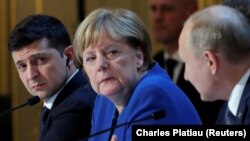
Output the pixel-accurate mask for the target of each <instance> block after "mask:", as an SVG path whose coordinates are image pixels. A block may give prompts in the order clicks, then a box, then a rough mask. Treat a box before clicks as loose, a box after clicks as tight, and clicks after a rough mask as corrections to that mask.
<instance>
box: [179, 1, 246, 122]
mask: <svg viewBox="0 0 250 141" xmlns="http://www.w3.org/2000/svg"><path fill="white" fill-rule="evenodd" d="M249 31H250V24H249V21H248V19H247V17H245V16H244V15H242V14H241V13H240V12H239V11H237V10H235V9H233V8H230V7H227V6H222V5H217V6H212V7H209V8H206V9H203V10H201V11H199V12H197V13H195V14H193V15H192V16H190V17H189V19H188V20H187V21H186V23H185V25H184V27H183V30H182V32H181V35H180V39H179V44H180V46H179V54H180V57H181V59H182V60H184V62H185V65H186V69H185V78H186V79H187V80H189V81H190V82H191V83H192V84H193V85H194V86H195V87H196V88H197V90H198V91H199V93H200V96H201V99H202V100H203V101H215V100H225V101H226V102H225V104H224V105H223V107H222V108H221V111H220V113H219V116H218V118H217V121H216V124H226V125H233V124H237V125H242V124H248V125H249V124H250V40H249V37H250V32H249Z"/></svg>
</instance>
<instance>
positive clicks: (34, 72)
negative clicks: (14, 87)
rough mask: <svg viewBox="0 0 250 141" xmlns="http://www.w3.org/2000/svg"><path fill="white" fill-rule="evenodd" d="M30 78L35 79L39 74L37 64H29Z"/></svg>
mask: <svg viewBox="0 0 250 141" xmlns="http://www.w3.org/2000/svg"><path fill="white" fill-rule="evenodd" d="M27 72H28V79H30V80H32V79H35V78H36V77H37V76H38V75H39V72H38V69H37V67H35V66H31V65H28V71H27Z"/></svg>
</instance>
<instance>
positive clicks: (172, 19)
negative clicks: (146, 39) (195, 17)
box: [150, 0, 190, 43]
mask: <svg viewBox="0 0 250 141" xmlns="http://www.w3.org/2000/svg"><path fill="white" fill-rule="evenodd" d="M150 9H151V14H152V15H151V18H152V19H151V20H152V26H153V32H154V36H155V38H156V40H157V41H159V42H162V43H168V42H173V41H175V42H178V38H179V35H180V32H181V30H182V27H183V23H184V21H185V20H186V18H187V17H188V16H189V14H190V5H189V6H188V5H187V4H186V3H185V2H184V1H183V0H152V3H151V5H150Z"/></svg>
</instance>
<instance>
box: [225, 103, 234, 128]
mask: <svg viewBox="0 0 250 141" xmlns="http://www.w3.org/2000/svg"><path fill="white" fill-rule="evenodd" d="M234 118H235V116H234V115H233V114H232V113H231V111H230V110H229V108H228V107H227V109H226V111H225V124H226V125H232V124H234Z"/></svg>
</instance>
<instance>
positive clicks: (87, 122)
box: [40, 71, 96, 141]
mask: <svg viewBox="0 0 250 141" xmlns="http://www.w3.org/2000/svg"><path fill="white" fill-rule="evenodd" d="M95 96H96V94H95V93H94V91H93V90H92V89H91V87H90V86H89V84H88V81H87V79H86V78H85V77H84V76H83V74H82V72H80V71H79V72H77V74H76V75H75V76H74V77H73V78H72V79H71V80H70V81H69V82H68V83H67V85H66V86H65V87H64V88H63V90H62V91H61V92H60V93H59V95H58V97H57V98H56V100H55V102H54V104H53V106H52V108H51V110H50V113H49V115H48V118H47V120H46V123H45V127H44V128H45V132H44V133H43V134H42V139H40V141H76V140H78V139H79V138H83V137H86V136H88V135H89V133H90V130H91V115H92V110H93V106H94V100H95Z"/></svg>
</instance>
